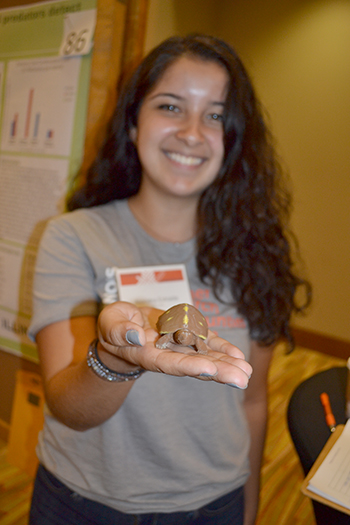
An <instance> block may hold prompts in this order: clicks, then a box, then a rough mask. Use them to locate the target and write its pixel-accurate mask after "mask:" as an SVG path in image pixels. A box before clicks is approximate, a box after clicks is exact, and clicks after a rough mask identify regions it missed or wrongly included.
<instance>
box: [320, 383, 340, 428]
mask: <svg viewBox="0 0 350 525" xmlns="http://www.w3.org/2000/svg"><path fill="white" fill-rule="evenodd" d="M320 399H321V403H322V405H323V409H324V414H325V416H326V423H327V425H328V427H329V430H330V431H331V432H334V431H335V426H336V422H335V417H334V415H333V412H332V408H331V404H330V401H329V397H328V394H326V392H323V394H321V395H320Z"/></svg>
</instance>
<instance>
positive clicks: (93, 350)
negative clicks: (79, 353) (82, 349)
mask: <svg viewBox="0 0 350 525" xmlns="http://www.w3.org/2000/svg"><path fill="white" fill-rule="evenodd" d="M97 344H98V339H95V340H94V341H92V343H91V344H90V346H89V350H88V353H87V356H86V361H87V364H88V366H89V367H90V368H91V369H92V370H93V371H94V372H95V374H96V375H98V377H101V378H102V379H105V380H106V381H118V382H122V381H131V380H132V381H133V380H135V379H138V378H139V377H140V376H141V375H142V374H143V373H144V372H146V370H144V369H143V368H138V369H137V370H134V371H133V372H126V373H124V372H116V371H115V370H111V369H110V368H108V366H106V365H104V364H103V363H102V361H101V360H100V358H99V356H98V353H97Z"/></svg>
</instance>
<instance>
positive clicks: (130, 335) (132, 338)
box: [125, 330, 142, 346]
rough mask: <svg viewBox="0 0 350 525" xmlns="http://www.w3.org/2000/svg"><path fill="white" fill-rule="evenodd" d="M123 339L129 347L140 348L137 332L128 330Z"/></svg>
mask: <svg viewBox="0 0 350 525" xmlns="http://www.w3.org/2000/svg"><path fill="white" fill-rule="evenodd" d="M125 339H126V340H127V342H128V343H129V344H131V345H136V346H142V345H141V343H140V337H139V333H138V331H137V330H128V331H127V332H126V335H125Z"/></svg>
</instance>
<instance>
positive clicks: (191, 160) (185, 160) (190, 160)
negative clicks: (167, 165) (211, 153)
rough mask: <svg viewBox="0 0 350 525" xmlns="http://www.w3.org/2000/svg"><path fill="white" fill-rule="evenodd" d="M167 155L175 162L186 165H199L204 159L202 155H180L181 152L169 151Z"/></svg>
mask: <svg viewBox="0 0 350 525" xmlns="http://www.w3.org/2000/svg"><path fill="white" fill-rule="evenodd" d="M167 156H168V157H169V158H170V159H172V160H174V161H175V162H178V163H179V164H184V165H185V166H198V165H199V164H201V163H202V162H203V159H201V158H200V157H187V156H185V155H180V153H169V152H167Z"/></svg>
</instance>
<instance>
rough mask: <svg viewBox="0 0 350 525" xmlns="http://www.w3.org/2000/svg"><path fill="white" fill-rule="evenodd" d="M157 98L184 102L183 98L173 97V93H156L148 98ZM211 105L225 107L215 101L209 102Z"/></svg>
mask: <svg viewBox="0 0 350 525" xmlns="http://www.w3.org/2000/svg"><path fill="white" fill-rule="evenodd" d="M158 97H171V98H175V99H176V100H179V101H181V100H184V98H183V97H180V96H179V95H175V93H156V94H155V95H153V96H151V97H150V100H154V99H155V98H158ZM211 104H213V105H214V106H221V107H224V106H225V102H216V101H215V100H214V101H213V102H211Z"/></svg>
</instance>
